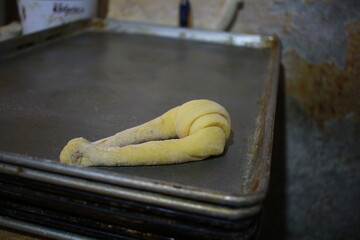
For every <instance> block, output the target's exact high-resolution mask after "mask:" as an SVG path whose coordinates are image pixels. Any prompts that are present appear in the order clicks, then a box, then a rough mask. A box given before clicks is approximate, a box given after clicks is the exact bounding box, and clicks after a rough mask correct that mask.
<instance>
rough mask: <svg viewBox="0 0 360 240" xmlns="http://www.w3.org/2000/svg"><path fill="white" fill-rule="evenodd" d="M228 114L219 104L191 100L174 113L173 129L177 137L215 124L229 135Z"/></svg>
mask: <svg viewBox="0 0 360 240" xmlns="http://www.w3.org/2000/svg"><path fill="white" fill-rule="evenodd" d="M230 121H231V120H230V116H229V113H228V112H227V111H226V109H225V108H224V107H223V106H221V105H220V104H218V103H216V102H213V101H210V100H206V99H202V100H193V101H190V102H187V103H184V104H183V105H181V106H180V107H179V109H178V111H177V114H176V120H175V123H174V124H175V131H176V135H177V136H178V137H179V138H183V137H186V136H189V135H191V134H193V133H196V132H197V131H199V130H201V129H203V128H206V127H212V126H217V127H220V128H221V129H222V130H223V131H224V133H225V136H226V139H228V138H229V136H230V125H231V122H230Z"/></svg>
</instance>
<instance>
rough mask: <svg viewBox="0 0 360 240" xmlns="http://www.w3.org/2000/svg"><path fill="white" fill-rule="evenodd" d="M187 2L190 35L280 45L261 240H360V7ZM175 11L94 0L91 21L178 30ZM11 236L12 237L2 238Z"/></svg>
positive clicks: (11, 33)
mask: <svg viewBox="0 0 360 240" xmlns="http://www.w3.org/2000/svg"><path fill="white" fill-rule="evenodd" d="M18 2H21V1H18ZM234 2H236V4H235V3H234ZM190 3H191V27H192V28H197V29H210V30H221V31H230V32H236V33H255V34H271V35H276V36H278V37H279V38H280V40H281V42H282V60H281V62H282V66H281V76H280V84H279V95H278V105H277V116H276V126H275V141H274V150H273V160H272V170H271V182H270V191H269V194H268V198H267V200H266V203H265V206H264V210H263V218H262V225H261V228H260V232H259V239H280V240H281V239H360V228H359V226H360V204H359V202H360V187H359V186H360V147H359V144H360V100H359V97H360V1H358V0H347V1H341V0H297V1H290V0H244V1H243V2H241V3H238V1H233V0H191V1H190ZM178 6H179V1H178V0H151V1H149V0H110V1H99V2H96V1H95V2H94V5H93V10H91V13H89V14H90V15H91V17H101V18H105V17H107V18H114V19H118V20H123V21H133V22H143V23H154V24H165V25H171V26H177V25H178ZM18 9H19V8H18V6H17V2H16V1H12V0H0V25H1V27H0V30H1V31H0V39H1V40H4V39H8V38H11V37H15V36H18V35H20V34H22V30H21V24H20V22H21V21H20V19H21V16H20V15H21V14H20V15H19V10H18ZM20 12H21V10H20ZM1 234H2V235H1ZM7 234H14V233H11V232H8V231H2V232H1V233H0V237H1V236H7ZM2 239H4V238H2Z"/></svg>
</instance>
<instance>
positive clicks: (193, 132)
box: [60, 99, 231, 166]
mask: <svg viewBox="0 0 360 240" xmlns="http://www.w3.org/2000/svg"><path fill="white" fill-rule="evenodd" d="M230 129H231V122H230V116H229V114H228V112H227V111H226V110H225V108H224V107H222V106H221V105H219V104H218V103H216V102H213V101H210V100H206V99H202V100H193V101H190V102H186V103H184V104H183V105H181V106H178V107H175V108H173V109H171V110H169V111H168V112H166V113H164V114H163V115H161V116H160V117H158V118H155V119H154V120H151V121H149V122H146V123H144V124H142V125H139V126H136V127H133V128H129V129H127V130H124V131H122V132H119V133H117V134H115V135H114V136H111V137H108V138H104V139H101V140H98V141H96V142H92V143H91V142H89V141H87V140H86V139H84V138H75V139H72V140H70V141H69V142H68V144H67V145H66V146H65V147H64V149H63V150H62V152H61V154H60V161H61V162H62V163H66V164H74V165H80V166H134V165H158V164H173V163H182V162H189V161H197V160H203V159H205V158H208V157H209V156H212V155H219V154H221V153H222V152H223V151H224V147H225V143H226V140H227V139H228V138H229V136H230Z"/></svg>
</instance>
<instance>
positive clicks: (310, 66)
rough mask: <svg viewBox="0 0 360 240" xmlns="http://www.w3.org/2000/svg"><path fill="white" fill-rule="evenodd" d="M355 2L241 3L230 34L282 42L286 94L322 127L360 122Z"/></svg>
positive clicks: (359, 15)
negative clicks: (335, 121)
mask: <svg viewBox="0 0 360 240" xmlns="http://www.w3.org/2000/svg"><path fill="white" fill-rule="evenodd" d="M359 22H360V2H359V1H357V0H348V1H345V2H344V1H341V0H332V1H324V0H312V1H286V0H274V1H264V0H253V1H246V2H245V4H244V9H243V10H242V11H241V12H240V13H239V15H238V18H237V20H236V22H235V25H234V27H233V29H232V31H234V32H246V33H261V34H274V35H277V36H279V38H280V39H281V41H282V45H283V55H282V57H283V59H282V63H283V65H284V69H285V80H286V93H287V94H288V95H289V96H291V97H293V98H295V99H296V100H297V101H298V103H299V104H300V106H301V108H302V109H303V110H304V111H305V112H306V113H308V114H309V115H310V116H311V117H313V118H314V119H315V120H316V121H317V122H318V124H319V125H320V126H321V125H323V123H324V121H325V120H326V119H344V118H345V119H351V120H354V121H355V122H360V102H359V101H358V95H359V93H360V82H359V78H360V66H359V60H360V59H359V58H360V57H359V56H360V31H359Z"/></svg>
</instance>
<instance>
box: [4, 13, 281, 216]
mask: <svg viewBox="0 0 360 240" xmlns="http://www.w3.org/2000/svg"><path fill="white" fill-rule="evenodd" d="M279 49H280V44H279V41H278V40H277V39H276V38H275V37H272V36H259V35H246V34H235V33H225V32H214V31H204V30H192V29H183V28H173V27H165V26H155V25H145V24H135V23H124V22H118V21H113V20H104V21H101V20H92V21H79V22H75V23H72V24H68V25H65V26H61V27H57V28H53V29H49V30H46V31H43V32H39V33H34V34H31V35H27V36H23V37H20V38H17V39H13V40H8V41H5V42H2V43H0V56H1V57H0V162H1V164H2V165H1V166H2V167H1V168H0V171H2V172H7V173H9V172H11V173H12V174H17V175H19V176H23V177H25V178H32V179H35V180H44V181H49V179H51V177H54V179H53V180H54V181H53V182H54V183H56V184H59V185H62V184H64V185H66V184H69V181H68V180H71V179H80V180H82V181H87V184H89V185H81V184H80V185H79V184H78V185H76V184H77V182H76V180H74V181H75V182H74V183H72V185H76V186H75V187H76V188H78V189H82V188H85V186H86V187H87V188H88V189H87V190H90V191H95V190H99V188H98V187H99V186H100V190H99V191H102V190H101V188H102V187H105V189H106V187H108V188H111V187H115V188H119V189H121V191H122V193H123V194H124V195H126V196H131V198H132V200H134V201H141V202H144V203H146V202H147V201H148V200H147V198H146V197H144V196H154V199H156V201H157V204H158V205H164V204H165V203H166V204H167V205H166V204H165V205H166V206H167V207H169V208H176V209H181V210H184V211H189V212H192V211H195V212H197V213H200V214H201V213H204V214H205V215H213V216H219V217H224V218H230V219H236V218H241V217H244V216H248V215H249V214H250V215H251V214H255V213H257V212H258V211H259V209H260V206H261V202H262V200H263V199H264V197H265V195H266V191H267V187H268V182H269V171H270V163H271V149H272V135H273V125H274V113H275V106H276V93H277V78H278V68H279V56H280V55H279ZM203 98H207V99H211V100H214V101H216V102H219V103H220V104H221V105H223V106H224V107H225V108H226V109H227V110H228V111H229V113H230V115H231V118H232V123H233V125H232V137H231V141H230V142H229V144H228V146H227V148H226V152H225V153H224V154H223V155H221V156H217V157H212V158H210V159H207V160H204V161H199V162H192V163H185V164H177V165H167V166H140V167H102V168H100V167H98V168H81V167H74V166H67V165H63V164H60V163H59V153H60V151H61V149H62V148H63V147H64V146H65V144H66V142H67V141H68V140H69V139H72V138H74V137H79V136H82V137H85V138H87V139H89V140H96V139H99V138H103V137H106V136H109V135H113V134H114V133H116V132H119V131H121V130H124V129H126V128H129V127H133V126H135V125H138V124H141V123H144V122H145V121H148V120H150V119H153V118H155V117H157V116H159V115H160V114H162V113H164V112H165V111H167V110H168V109H170V108H172V107H175V106H178V105H180V104H182V103H184V102H186V101H189V100H192V99H203ZM14 166H15V168H14ZM20 166H21V167H25V168H26V169H28V170H29V171H19V169H20ZM16 167H18V168H17V170H16ZM22 169H23V168H22ZM31 171H33V172H31ZM34 172H35V173H36V174H33V173H34ZM37 173H39V174H37ZM49 176H51V177H50V178H48V177H49ZM73 187H74V186H73ZM102 194H105V195H111V194H112V193H111V192H110V191H105V190H103V191H102ZM146 194H148V195H146ZM154 199H153V200H154ZM167 199H170V200H171V201H170V203H169V202H168V200H167ZM149 201H150V202H151V201H152V200H149ZM185 203H186V204H185ZM208 205H209V206H214V207H215V208H217V209H220V210H219V211H214V212H213V211H212V210H213V209H212V208H205V207H204V208H202V206H208ZM205 209H206V210H205ZM224 209H225V210H226V209H230V210H231V211H225V212H224V211H222V210H224ZM249 209H250V210H249ZM234 210H235V212H234ZM236 210H239V211H240V212H236ZM244 211H245V212H246V213H245V214H243V212H244Z"/></svg>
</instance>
